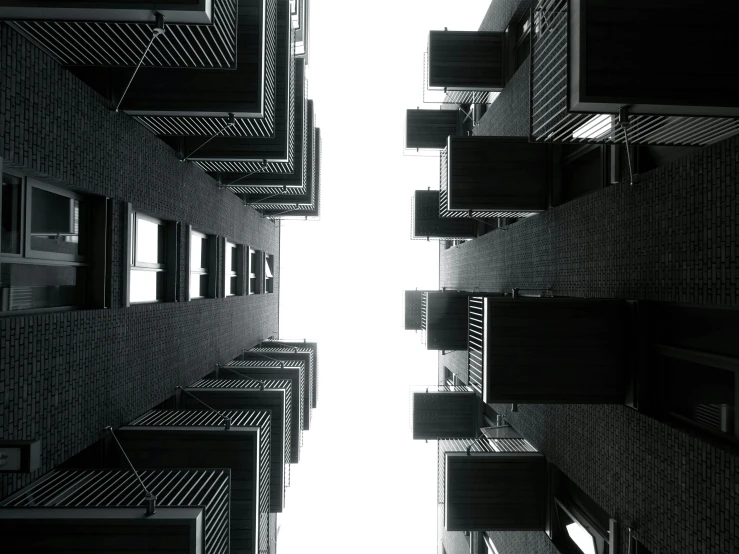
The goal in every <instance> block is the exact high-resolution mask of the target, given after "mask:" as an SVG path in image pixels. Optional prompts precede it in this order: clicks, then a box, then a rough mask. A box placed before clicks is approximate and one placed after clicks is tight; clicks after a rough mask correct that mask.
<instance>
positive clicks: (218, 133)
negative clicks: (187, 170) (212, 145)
mask: <svg viewBox="0 0 739 554" xmlns="http://www.w3.org/2000/svg"><path fill="white" fill-rule="evenodd" d="M231 116H233V114H231ZM231 116H229V117H230V120H229V121H228V122H227V123H226V124H225V125H224V126H223V127H221V129H220V130H219V131H218V132H217V133H216V134H215V135H212V136H211V137H210V138H208V140H206V141H205V142H204V143H203V144H201V145H200V146H198V147H197V148H196V149H195V150H193V151H192V152H190V153H189V154H188V155H187V156H185V157H184V158H183V159H182V161H183V162H186V161H187V159H188V158H189V157H190V156H192V155H193V154H194V153H195V152H197V151H198V150H200V149H201V148H202V147H203V146H205V145H206V144H208V143H209V142H210V141H212V140H213V139H214V138H216V137H217V136H218V135H220V134H221V133H222V132H223V131H225V130H226V129H228V128H229V127H230V126H231V125H235V124H236V121H235V120H234V119H233V117H231Z"/></svg>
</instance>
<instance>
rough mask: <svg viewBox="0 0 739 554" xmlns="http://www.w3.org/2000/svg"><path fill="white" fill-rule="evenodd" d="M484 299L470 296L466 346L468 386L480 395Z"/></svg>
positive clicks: (483, 341)
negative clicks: (467, 341)
mask: <svg viewBox="0 0 739 554" xmlns="http://www.w3.org/2000/svg"><path fill="white" fill-rule="evenodd" d="M484 302H485V301H484V299H483V298H482V297H480V296H471V297H470V301H469V324H468V335H469V346H468V348H467V367H468V369H469V383H470V386H471V387H472V388H473V389H474V390H475V392H476V393H477V394H479V395H482V372H483V370H484V368H483V367H482V359H483V358H482V353H483V348H484V345H485V337H484V336H483V309H484Z"/></svg>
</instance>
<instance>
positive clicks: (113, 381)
mask: <svg viewBox="0 0 739 554" xmlns="http://www.w3.org/2000/svg"><path fill="white" fill-rule="evenodd" d="M0 49H1V50H0V71H1V73H0V74H1V75H2V80H0V128H1V129H2V134H1V136H0V141H1V142H0V152H2V154H1V155H2V157H3V162H4V167H6V168H14V169H17V170H20V171H22V172H23V173H24V174H26V175H29V176H34V177H37V178H39V179H41V180H44V181H46V182H49V183H52V184H56V185H59V186H64V187H68V188H71V189H73V190H77V191H80V192H86V193H94V194H99V195H104V196H107V197H109V198H111V199H112V210H111V212H112V218H111V219H112V221H111V222H110V225H109V229H108V232H109V239H110V249H109V250H110V260H109V261H108V264H107V271H108V273H109V277H108V283H107V284H108V286H109V287H110V290H111V295H110V307H109V308H108V309H105V310H80V311H72V312H62V313H49V314H42V315H27V316H3V317H0V436H2V437H3V438H6V439H37V438H40V439H42V440H43V455H42V461H43V466H42V469H41V470H40V471H39V472H37V473H36V474H33V475H22V474H17V475H13V474H6V475H4V476H3V477H2V478H0V483H1V484H2V488H1V489H0V498H3V497H5V496H7V495H8V494H10V493H12V492H14V491H16V490H18V488H20V487H21V486H23V485H25V484H27V483H29V482H31V481H32V480H33V479H35V478H36V477H38V476H39V475H41V474H43V473H45V472H46V471H48V470H49V469H51V468H53V467H54V466H55V465H57V464H60V463H61V462H63V461H65V460H67V459H68V458H70V457H71V456H73V455H74V454H76V453H77V452H79V451H80V450H82V449H84V448H86V447H87V446H89V445H90V444H92V443H93V442H95V441H96V440H97V439H98V438H99V437H100V431H101V429H102V428H103V427H104V426H106V425H112V426H114V427H116V426H119V425H122V424H124V423H127V422H128V421H130V420H132V419H133V418H134V417H136V416H138V415H139V414H141V413H143V412H145V411H146V410H148V409H150V408H151V407H153V406H154V405H156V404H157V403H159V402H161V401H163V400H164V399H166V398H167V397H169V396H170V395H172V394H173V392H174V387H175V386H177V385H187V384H190V383H192V382H193V381H195V380H197V379H199V378H201V377H203V376H205V375H206V374H207V373H208V372H210V371H212V369H213V366H214V365H215V364H217V363H223V362H225V361H227V360H229V359H231V358H233V357H234V356H236V355H237V354H238V353H240V352H241V350H242V349H244V348H247V347H250V346H253V345H255V344H257V343H258V342H259V341H260V340H262V339H264V338H266V337H268V336H270V335H272V334H276V333H277V332H278V314H277V312H278V294H279V236H280V232H279V223H274V224H273V223H272V222H271V221H270V220H266V219H262V218H261V216H260V215H259V214H258V213H257V212H256V211H254V210H253V209H252V208H249V207H244V206H243V204H242V202H241V201H240V200H239V199H238V198H237V197H236V196H235V195H233V194H231V193H230V192H228V191H225V190H219V189H218V187H217V186H216V183H215V181H213V180H212V179H211V178H210V177H208V176H207V175H206V174H205V173H204V172H203V171H202V170H200V169H199V168H198V167H197V166H196V165H194V164H192V163H189V162H184V163H183V162H180V161H179V160H178V159H177V157H176V156H175V153H174V151H173V150H172V149H171V148H169V147H168V146H167V145H165V144H164V143H163V142H162V141H161V140H159V139H158V138H156V137H155V136H154V135H152V134H151V133H150V132H149V131H147V130H146V129H145V128H144V127H142V126H141V125H140V124H138V123H136V122H135V121H134V120H133V119H132V118H130V117H128V116H127V115H125V114H123V113H116V112H115V111H113V110H112V109H111V108H110V106H108V105H106V102H105V101H104V100H103V99H102V98H101V97H100V96H98V95H97V94H96V93H95V92H93V91H92V90H91V89H89V88H88V87H87V86H86V85H84V84H83V83H82V82H81V81H79V80H78V79H76V78H75V77H74V76H73V75H72V74H71V73H69V72H68V71H66V70H64V69H63V68H62V67H60V66H59V65H58V64H57V63H56V62H55V61H54V60H52V59H51V58H49V57H48V56H47V55H46V54H45V53H44V52H42V51H40V50H39V49H38V48H36V47H35V46H34V45H33V44H31V43H30V42H29V41H27V40H26V39H25V38H23V37H22V36H20V35H19V34H18V33H16V32H15V31H13V30H12V29H10V28H9V27H8V26H7V25H5V24H2V25H0ZM129 202H130V203H132V205H133V206H134V208H137V209H140V210H142V211H144V212H147V213H149V214H151V215H154V216H156V217H159V218H161V219H164V220H174V221H179V222H181V223H182V226H181V232H180V237H179V238H180V244H181V245H185V244H186V238H187V236H186V226H187V225H192V226H193V227H194V228H196V229H198V230H200V231H203V232H206V233H211V234H217V235H220V236H224V237H227V238H228V239H229V240H231V241H234V242H237V243H242V244H246V245H249V246H252V247H254V248H256V249H259V250H264V251H266V252H268V253H271V254H274V255H275V294H270V295H253V296H244V297H230V298H216V299H202V300H196V301H193V302H184V300H185V297H184V294H185V291H186V279H187V275H186V272H185V271H184V270H183V269H182V268H184V267H186V266H185V262H186V259H187V251H186V248H184V247H181V249H180V256H179V258H180V268H181V269H180V282H179V287H178V290H179V291H180V294H179V302H176V303H161V304H148V305H136V306H132V307H130V308H124V307H123V305H124V298H123V294H122V290H123V289H122V287H123V279H122V277H123V271H124V267H125V265H124V264H125V259H126V258H125V255H126V253H125V252H124V244H125V237H124V226H123V223H124V220H125V209H126V203H129ZM220 263H221V261H220V260H219V265H220Z"/></svg>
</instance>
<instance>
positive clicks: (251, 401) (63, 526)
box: [0, 339, 318, 554]
mask: <svg viewBox="0 0 739 554" xmlns="http://www.w3.org/2000/svg"><path fill="white" fill-rule="evenodd" d="M247 352H252V355H251V357H252V358H254V357H256V358H259V359H258V360H254V359H246V360H234V361H232V362H229V363H227V364H224V365H222V366H220V367H219V368H218V369H217V370H216V372H215V375H211V376H210V377H208V378H205V379H201V380H199V381H196V382H195V383H193V384H191V385H190V386H188V387H184V388H183V387H178V388H177V393H176V394H175V395H174V396H173V397H171V398H170V399H168V400H166V401H165V402H163V403H162V404H160V405H159V406H158V407H156V408H155V409H152V410H150V411H148V412H146V413H144V414H143V415H141V416H139V417H138V418H136V419H135V420H133V421H131V422H130V423H129V424H127V425H124V426H122V427H120V428H118V429H116V430H113V429H112V428H107V429H106V431H107V433H106V434H105V436H104V438H103V439H102V440H101V441H99V442H98V443H96V444H95V445H93V446H91V447H90V448H88V449H86V450H84V451H83V452H80V453H79V454H78V455H76V456H75V457H74V458H72V459H70V460H68V461H67V462H65V464H64V466H63V467H64V470H59V471H54V472H52V473H51V474H50V475H49V476H48V477H46V478H44V479H42V480H40V481H37V482H35V483H33V484H31V485H30V486H29V487H27V488H26V489H23V490H22V491H20V492H19V493H17V494H16V495H14V496H12V497H10V498H8V499H6V500H5V501H3V502H2V503H0V530H1V531H2V532H3V538H4V539H7V542H6V544H8V545H10V550H9V551H12V552H16V551H24V552H67V551H69V550H70V548H72V549H74V548H77V549H83V550H84V549H85V548H87V549H89V550H95V551H97V552H129V551H130V552H135V551H138V552H159V551H160V550H161V551H171V550H172V549H174V550H179V551H188V552H205V553H214V554H215V553H219V554H227V553H228V552H232V553H236V554H259V553H266V552H273V551H274V550H273V548H274V546H273V543H274V540H275V538H276V519H275V516H276V514H278V513H280V512H282V511H283V509H284V506H285V492H286V487H287V486H288V484H289V467H290V466H289V464H291V463H295V462H297V461H298V460H299V450H300V444H301V438H302V435H301V433H302V429H303V427H304V425H303V421H304V420H309V414H305V412H304V407H305V408H306V409H308V410H309V409H310V407H311V406H315V395H311V394H310V391H311V386H313V384H314V383H315V379H314V378H311V376H315V374H316V366H317V353H318V345H317V344H316V343H314V342H307V341H284V340H282V341H280V340H273V339H270V340H265V341H264V342H263V343H261V344H260V345H259V346H257V347H255V348H253V349H252V350H251V351H247ZM264 356H269V357H270V358H271V357H272V356H275V357H278V358H284V360H281V361H277V362H274V361H271V360H269V359H265V358H264ZM246 357H247V358H250V356H246ZM304 418H305V419H304ZM14 445H15V443H14ZM15 446H17V447H18V448H20V449H21V450H22V449H23V448H26V450H28V449H29V448H31V450H32V449H33V447H34V445H33V444H30V445H22V444H20V443H19V444H18V445H15ZM31 450H29V453H30V454H31V455H33V452H31ZM21 461H22V460H21ZM31 463H32V462H31ZM212 468H225V469H218V470H214V469H212ZM168 549H169V550H168Z"/></svg>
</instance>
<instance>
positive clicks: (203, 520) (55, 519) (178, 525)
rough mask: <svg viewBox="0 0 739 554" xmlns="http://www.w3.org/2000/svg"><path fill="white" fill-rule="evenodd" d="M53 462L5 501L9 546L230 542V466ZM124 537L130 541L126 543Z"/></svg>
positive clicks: (186, 547)
mask: <svg viewBox="0 0 739 554" xmlns="http://www.w3.org/2000/svg"><path fill="white" fill-rule="evenodd" d="M138 476H139V478H140V479H141V481H142V483H143V485H144V487H146V489H147V490H148V491H150V492H151V493H152V494H154V495H155V496H156V512H155V513H153V514H151V515H147V512H149V508H148V507H147V501H146V499H145V493H144V490H143V489H142V487H141V485H140V483H139V482H138V480H137V478H136V476H135V475H134V473H133V472H129V471H114V470H102V471H79V470H71V471H69V470H68V471H58V470H54V471H52V472H50V473H48V474H47V475H45V476H44V477H42V478H41V479H38V480H36V481H35V482H34V483H33V484H31V485H29V486H28V487H26V488H24V489H23V490H21V491H20V492H18V493H17V494H15V495H13V496H11V497H9V498H7V499H5V500H4V501H3V502H2V503H0V533H1V534H2V537H3V545H4V548H9V549H10V551H14V552H17V551H23V552H45V553H54V552H60V553H61V552H70V551H81V550H88V551H90V552H101V553H105V552H116V553H120V552H130V553H131V554H133V553H137V552H139V553H140V552H147V553H158V552H162V553H165V552H171V551H172V550H173V548H176V549H178V550H179V551H181V552H203V553H204V554H221V553H223V552H228V550H229V533H230V532H232V531H231V529H230V522H229V502H230V489H231V487H230V483H231V479H230V471H229V470H226V469H210V470H198V469H184V470H140V471H139V472H138ZM122 545H126V546H125V547H123V549H122Z"/></svg>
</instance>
